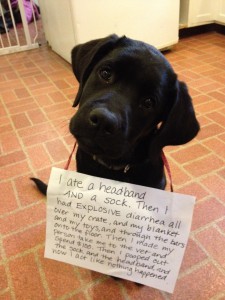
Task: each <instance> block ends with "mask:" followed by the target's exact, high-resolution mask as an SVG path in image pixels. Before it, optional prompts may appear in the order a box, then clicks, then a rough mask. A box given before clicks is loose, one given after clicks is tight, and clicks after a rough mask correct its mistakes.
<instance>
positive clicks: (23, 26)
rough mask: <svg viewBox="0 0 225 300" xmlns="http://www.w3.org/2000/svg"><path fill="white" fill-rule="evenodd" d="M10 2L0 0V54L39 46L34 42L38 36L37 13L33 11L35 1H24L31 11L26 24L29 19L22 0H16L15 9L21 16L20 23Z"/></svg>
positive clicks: (8, 0)
mask: <svg viewBox="0 0 225 300" xmlns="http://www.w3.org/2000/svg"><path fill="white" fill-rule="evenodd" d="M12 2H13V1H12ZM12 2H11V1H10V0H4V1H3V0H0V18H1V33H0V55H3V54H9V53H13V52H20V51H25V50H31V49H34V48H37V47H39V44H38V43H37V42H36V40H37V37H38V28H37V13H36V11H34V7H35V3H33V0H30V1H29V0H27V2H26V3H25V4H26V5H30V12H31V13H32V16H31V18H32V23H30V24H28V22H29V21H28V20H27V16H26V14H25V7H24V0H17V1H16V2H17V11H18V12H19V15H20V17H21V23H20V24H17V22H16V20H15V15H14V11H13V9H14V8H13V7H12ZM14 2H15V1H14ZM6 7H7V8H6ZM6 15H7V18H6ZM9 19H10V23H11V26H10V28H9V27H8V25H7V20H9Z"/></svg>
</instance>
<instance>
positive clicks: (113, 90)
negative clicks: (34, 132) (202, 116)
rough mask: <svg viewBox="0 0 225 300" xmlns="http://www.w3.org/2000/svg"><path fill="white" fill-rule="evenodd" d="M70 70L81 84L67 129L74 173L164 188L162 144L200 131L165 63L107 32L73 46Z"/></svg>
mask: <svg viewBox="0 0 225 300" xmlns="http://www.w3.org/2000/svg"><path fill="white" fill-rule="evenodd" d="M72 68H73V72H74V74H75V76H76V78H77V80H78V81H79V83H80V86H79V90H78V93H77V96H76V99H75V101H74V104H73V106H74V107H76V106H78V104H79V108H78V111H77V112H76V113H75V115H74V116H73V117H72V119H71V121H70V125H69V129H70V132H71V133H72V134H73V135H74V137H75V139H76V140H77V142H78V150H77V155H76V159H77V171H78V172H82V173H86V174H88V175H93V176H98V177H103V178H108V179H114V180H119V181H124V182H130V183H134V184H139V185H144V186H148V187H154V188H158V189H164V188H165V185H166V179H165V174H164V166H163V160H162V156H161V153H162V149H163V147H165V146H167V145H181V144H185V143H187V142H189V141H190V140H191V139H193V138H194V137H195V136H196V134H197V133H198V131H199V124H198V122H197V120H196V117H195V112H194V109H193V105H192V100H191V97H190V95H189V93H188V90H187V86H186V85H185V83H183V82H180V81H179V80H178V79H177V75H176V74H175V73H174V71H173V69H172V67H171V65H170V64H169V62H168V61H167V60H166V58H165V57H164V56H163V55H162V54H161V53H160V52H159V51H158V50H157V49H156V48H154V47H153V46H150V45H148V44H146V43H143V42H140V41H136V40H132V39H129V38H127V37H125V36H124V37H121V38H120V37H118V36H117V35H110V36H108V37H106V38H102V39H97V40H93V41H90V42H87V43H85V44H82V45H78V46H76V47H75V48H74V49H73V50H72ZM33 180H34V181H35V182H36V184H37V186H38V188H39V189H40V190H41V191H42V192H43V193H46V186H45V185H44V184H43V183H42V182H41V181H39V180H37V179H33Z"/></svg>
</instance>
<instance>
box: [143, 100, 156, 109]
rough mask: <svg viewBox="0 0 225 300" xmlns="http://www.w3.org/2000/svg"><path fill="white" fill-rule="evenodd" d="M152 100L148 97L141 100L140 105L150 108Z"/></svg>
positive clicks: (152, 104) (152, 105) (152, 103)
mask: <svg viewBox="0 0 225 300" xmlns="http://www.w3.org/2000/svg"><path fill="white" fill-rule="evenodd" d="M154 103H155V102H154V100H152V99H151V98H148V99H145V100H144V101H143V102H142V105H141V106H142V107H144V108H148V109H151V108H153V107H154Z"/></svg>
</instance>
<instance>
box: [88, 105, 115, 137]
mask: <svg viewBox="0 0 225 300" xmlns="http://www.w3.org/2000/svg"><path fill="white" fill-rule="evenodd" d="M89 123H90V125H91V126H92V128H95V129H96V130H97V131H98V132H99V133H101V134H107V135H112V134H114V133H115V132H116V131H117V129H118V120H117V117H116V116H115V115H114V114H113V113H112V112H111V111H109V110H108V109H106V108H95V109H93V110H92V111H91V112H90V115H89Z"/></svg>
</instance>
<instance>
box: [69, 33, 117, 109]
mask: <svg viewBox="0 0 225 300" xmlns="http://www.w3.org/2000/svg"><path fill="white" fill-rule="evenodd" d="M118 39H119V37H118V36H117V35H115V34H113V35H110V36H108V37H106V38H102V39H97V40H92V41H90V42H87V43H84V44H80V45H78V46H76V47H74V48H73V50H72V52H71V61H72V69H73V73H74V75H75V76H76V78H77V80H78V82H79V83H80V86H79V90H78V93H77V96H76V98H75V101H74V104H73V107H76V106H77V105H78V104H79V101H80V97H81V94H82V90H83V86H84V84H85V82H86V80H87V78H88V76H89V75H90V73H91V70H92V69H93V67H94V66H95V65H96V63H97V62H98V61H99V60H100V59H101V58H102V57H104V55H105V54H106V53H108V52H109V51H110V50H111V49H113V47H114V45H115V43H116V42H117V41H118Z"/></svg>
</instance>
